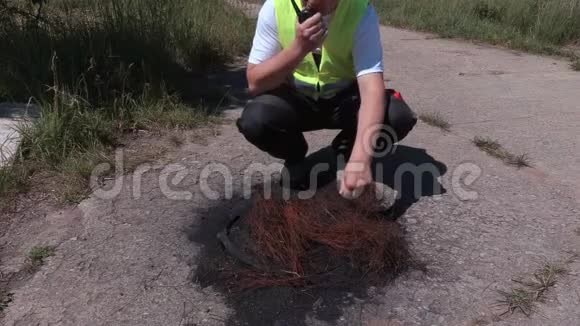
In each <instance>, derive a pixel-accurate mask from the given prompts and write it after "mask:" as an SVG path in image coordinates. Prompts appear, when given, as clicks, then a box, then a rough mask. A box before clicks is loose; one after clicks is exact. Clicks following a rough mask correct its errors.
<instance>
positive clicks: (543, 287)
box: [498, 256, 575, 316]
mask: <svg viewBox="0 0 580 326" xmlns="http://www.w3.org/2000/svg"><path fill="white" fill-rule="evenodd" d="M573 259H575V256H573V257H571V258H569V259H567V260H565V261H561V262H545V263H543V264H542V265H541V266H540V268H538V269H537V270H536V271H535V272H534V273H533V274H532V275H531V277H529V278H528V279H525V280H514V282H516V283H517V284H518V286H516V287H514V288H512V289H510V290H509V291H498V293H499V294H500V295H501V296H502V299H501V300H499V301H498V304H500V305H502V306H506V311H505V312H504V313H503V314H502V315H505V314H508V313H514V312H521V313H523V314H524V315H526V316H529V315H530V314H532V313H533V312H535V309H536V305H537V303H539V302H542V301H543V299H544V298H545V296H546V294H547V292H548V291H549V290H550V289H551V288H553V287H554V286H555V285H556V283H557V282H558V279H559V278H560V276H562V275H564V274H566V273H567V272H568V269H567V265H568V264H569V263H570V262H571V261H572V260H573Z"/></svg>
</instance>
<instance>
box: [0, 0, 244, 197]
mask: <svg viewBox="0 0 580 326" xmlns="http://www.w3.org/2000/svg"><path fill="white" fill-rule="evenodd" d="M252 30H253V26H252V23H251V21H250V20H249V19H248V18H247V17H245V16H244V15H243V14H242V13H241V12H239V11H238V10H236V9H234V8H232V7H231V6H229V5H228V4H227V3H226V2H225V1H224V0H213V1H205V0H51V1H46V0H0V44H2V50H1V51H0V100H3V99H4V100H5V99H9V100H16V101H28V100H30V99H32V100H33V101H34V102H36V103H38V104H40V106H41V113H40V117H39V118H38V119H37V120H35V121H34V122H29V123H26V124H23V125H21V126H20V130H19V131H20V134H21V143H20V146H19V148H18V151H17V153H16V155H15V156H14V158H13V162H12V164H7V165H5V166H2V167H0V198H2V197H4V198H8V197H9V196H6V195H8V194H12V193H14V192H17V190H16V189H19V188H24V187H25V186H26V185H27V184H28V183H29V182H28V180H29V179H30V178H31V176H32V175H34V174H36V173H38V171H42V172H46V171H50V172H51V173H52V174H53V175H60V176H62V178H61V179H62V180H65V181H66V182H69V181H71V180H72V181H71V182H70V183H71V184H72V185H73V188H75V190H74V191H71V192H70V193H71V194H73V197H74V195H76V194H78V193H79V191H80V190H82V189H83V187H85V186H86V185H88V177H89V176H90V172H91V170H92V167H93V166H95V165H96V164H97V163H100V162H102V161H106V160H109V159H110V152H111V149H112V148H114V146H115V145H116V143H117V141H118V137H119V136H120V135H121V134H122V133H123V132H126V131H134V130H141V129H155V130H160V129H164V128H172V129H175V128H179V129H185V128H192V127H195V126H197V125H199V124H200V123H203V122H205V121H208V120H209V119H210V118H209V115H210V113H212V112H210V111H209V110H207V109H205V108H204V107H203V106H202V105H198V104H196V103H195V102H190V101H188V104H186V103H185V102H184V101H183V100H182V99H183V98H184V97H187V96H188V92H192V91H194V90H193V79H194V78H195V77H199V76H200V75H202V74H203V73H205V72H207V71H208V70H211V69H217V68H220V67H221V66H223V65H224V64H226V63H227V62H228V61H230V60H232V59H233V58H235V57H236V56H238V55H240V54H242V53H244V52H245V51H246V50H247V49H248V47H249V45H250V43H251V42H250V40H251V33H252ZM190 99H191V97H188V100H190ZM200 100H201V99H200ZM200 103H201V102H200ZM66 186H70V184H67V185H63V187H65V188H66ZM0 201H1V200H0ZM0 205H1V203H0Z"/></svg>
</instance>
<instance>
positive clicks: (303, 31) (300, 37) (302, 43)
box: [293, 13, 327, 55]
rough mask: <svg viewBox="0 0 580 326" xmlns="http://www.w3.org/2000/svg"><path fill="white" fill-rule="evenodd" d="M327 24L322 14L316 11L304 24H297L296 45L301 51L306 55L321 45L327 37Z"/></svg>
mask: <svg viewBox="0 0 580 326" xmlns="http://www.w3.org/2000/svg"><path fill="white" fill-rule="evenodd" d="M326 31H327V29H326V26H324V22H323V21H322V15H321V14H320V13H316V14H315V15H314V16H312V17H310V18H308V19H307V20H306V21H304V22H303V23H302V24H298V23H297V24H296V38H295V39H294V44H293V45H294V46H295V47H296V48H297V49H299V51H300V53H302V54H303V55H306V54H307V53H309V52H312V51H314V50H315V49H316V48H317V47H319V46H320V45H321V44H322V42H323V41H324V38H325V37H326Z"/></svg>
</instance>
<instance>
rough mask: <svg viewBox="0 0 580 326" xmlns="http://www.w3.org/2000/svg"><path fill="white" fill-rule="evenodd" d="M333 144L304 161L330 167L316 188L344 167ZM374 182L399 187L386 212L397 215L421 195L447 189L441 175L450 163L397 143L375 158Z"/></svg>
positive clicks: (403, 212)
mask: <svg viewBox="0 0 580 326" xmlns="http://www.w3.org/2000/svg"><path fill="white" fill-rule="evenodd" d="M339 161H340V160H337V158H336V156H335V154H334V151H333V150H332V148H331V147H330V146H328V147H325V148H322V149H320V150H319V151H317V152H314V153H312V154H310V155H309V156H308V157H307V158H306V160H305V162H304V164H306V165H307V167H309V168H311V169H314V168H315V167H316V166H317V165H319V164H328V166H329V168H328V169H327V170H325V171H324V172H323V173H320V174H319V175H318V177H317V185H316V187H317V188H321V187H323V186H325V185H328V184H329V183H331V182H333V181H335V180H336V179H337V171H338V170H340V169H341V168H342V166H341V165H344V163H340V162H339ZM372 170H373V177H374V180H375V182H377V183H381V184H384V185H386V186H388V187H389V188H391V189H393V190H395V191H396V197H395V201H394V203H393V205H392V206H391V207H390V208H389V209H388V211H387V212H385V215H386V216H388V217H390V218H393V219H396V218H399V217H401V216H402V215H404V214H405V212H407V210H408V209H409V208H410V207H411V206H412V205H413V204H415V203H416V202H417V201H419V199H421V198H422V197H429V196H434V195H440V194H444V193H446V192H447V190H446V189H445V188H444V187H443V185H442V184H441V183H440V181H439V178H440V177H442V176H443V175H444V174H445V173H447V166H446V165H445V164H444V163H442V162H440V161H437V160H436V159H435V158H433V157H432V156H431V155H429V154H428V153H427V151H426V150H425V149H422V148H416V147H411V146H406V145H398V146H397V147H396V150H395V151H394V152H392V153H389V154H388V155H385V156H384V157H380V158H375V159H374V161H373V166H372Z"/></svg>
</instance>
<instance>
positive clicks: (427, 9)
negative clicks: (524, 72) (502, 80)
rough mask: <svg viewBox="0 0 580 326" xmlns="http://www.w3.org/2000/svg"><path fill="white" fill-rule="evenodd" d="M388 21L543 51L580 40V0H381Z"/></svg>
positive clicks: (378, 0)
mask: <svg viewBox="0 0 580 326" xmlns="http://www.w3.org/2000/svg"><path fill="white" fill-rule="evenodd" d="M374 4H375V6H376V8H377V11H378V12H379V15H380V16H381V18H382V19H383V21H384V22H386V23H388V24H392V25H395V26H401V27H410V28H415V29H419V30H425V31H432V32H435V33H438V34H440V35H442V36H444V37H464V38H469V39H477V40H482V41H486V42H490V43H492V44H499V45H503V46H509V47H512V48H517V49H523V50H528V51H533V52H540V53H560V54H562V51H561V50H560V49H561V47H562V46H564V45H567V44H569V43H573V42H577V41H579V40H580V0H414V1H406V0H375V1H374Z"/></svg>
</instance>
